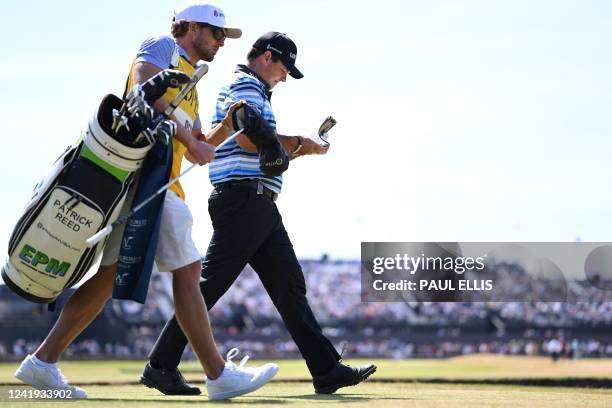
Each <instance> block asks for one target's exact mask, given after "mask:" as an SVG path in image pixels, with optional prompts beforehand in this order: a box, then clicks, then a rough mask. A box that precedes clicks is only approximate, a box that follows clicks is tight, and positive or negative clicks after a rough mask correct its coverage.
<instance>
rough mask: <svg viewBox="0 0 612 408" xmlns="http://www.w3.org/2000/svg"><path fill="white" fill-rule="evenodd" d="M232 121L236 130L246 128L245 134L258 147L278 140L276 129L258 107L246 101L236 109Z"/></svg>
mask: <svg viewBox="0 0 612 408" xmlns="http://www.w3.org/2000/svg"><path fill="white" fill-rule="evenodd" d="M232 122H233V123H234V130H235V131H238V130H240V129H244V134H246V136H247V137H248V138H249V140H250V141H251V143H253V144H254V145H255V147H257V148H258V149H259V147H260V146H264V145H268V144H273V143H274V141H275V140H278V138H277V137H276V131H275V130H274V129H273V128H272V127H271V126H270V125H269V124H268V122H267V121H266V120H265V119H264V118H262V117H261V115H260V114H259V112H258V111H257V110H256V109H254V108H252V107H251V106H249V105H248V104H246V103H244V104H242V105H240V106H239V107H237V108H236V109H235V110H234V112H233V113H232Z"/></svg>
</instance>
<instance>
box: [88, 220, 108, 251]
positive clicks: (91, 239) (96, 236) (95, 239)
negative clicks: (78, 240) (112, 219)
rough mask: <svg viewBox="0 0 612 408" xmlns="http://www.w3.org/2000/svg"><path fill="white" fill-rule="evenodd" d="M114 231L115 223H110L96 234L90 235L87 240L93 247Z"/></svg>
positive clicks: (89, 245)
mask: <svg viewBox="0 0 612 408" xmlns="http://www.w3.org/2000/svg"><path fill="white" fill-rule="evenodd" d="M112 231H113V224H109V225H107V226H106V227H104V228H102V229H101V230H100V231H98V232H96V233H95V234H94V235H92V236H91V237H89V238H88V239H87V240H86V241H85V242H86V243H87V246H88V247H92V246H94V245H96V244H97V243H98V242H100V241H101V240H102V238H104V237H105V236H107V235H109V234H110V233H111V232H112Z"/></svg>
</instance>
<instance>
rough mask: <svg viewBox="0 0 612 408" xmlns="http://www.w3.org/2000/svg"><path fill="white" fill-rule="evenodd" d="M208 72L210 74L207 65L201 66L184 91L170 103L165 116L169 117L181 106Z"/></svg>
mask: <svg viewBox="0 0 612 408" xmlns="http://www.w3.org/2000/svg"><path fill="white" fill-rule="evenodd" d="M207 72H208V65H206V64H201V65H199V66H198V68H197V69H196V71H195V72H194V73H193V76H192V77H191V79H190V80H189V82H187V84H185V86H184V87H183V89H181V91H180V92H179V93H178V95H176V97H175V98H174V99H173V100H172V102H170V105H169V106H168V107H167V108H166V110H164V115H166V116H167V117H169V116H170V115H171V114H172V112H174V110H175V109H176V108H177V107H178V106H179V104H180V103H181V101H182V100H183V99H184V98H185V96H186V95H187V93H188V92H189V91H191V90H192V89H193V87H194V86H196V84H197V83H198V81H199V80H200V79H202V77H203V76H204V75H206V73H207Z"/></svg>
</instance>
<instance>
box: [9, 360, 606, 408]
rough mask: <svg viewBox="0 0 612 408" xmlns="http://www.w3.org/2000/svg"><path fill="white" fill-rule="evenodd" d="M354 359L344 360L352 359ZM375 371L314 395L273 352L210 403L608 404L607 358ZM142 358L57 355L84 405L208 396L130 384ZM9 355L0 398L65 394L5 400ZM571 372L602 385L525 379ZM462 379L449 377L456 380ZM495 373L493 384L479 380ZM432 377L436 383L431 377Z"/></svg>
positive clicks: (190, 370) (188, 368)
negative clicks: (255, 385) (274, 363)
mask: <svg viewBox="0 0 612 408" xmlns="http://www.w3.org/2000/svg"><path fill="white" fill-rule="evenodd" d="M362 362H363V361H362V360H352V361H348V363H349V364H359V363H362ZM375 362H376V364H377V365H378V371H377V372H376V374H375V375H374V376H372V377H371V381H368V382H366V383H363V384H360V385H358V386H356V387H349V388H344V389H341V390H340V391H339V392H338V393H336V394H334V395H329V396H328V395H316V394H314V392H313V388H312V384H311V383H310V378H309V375H308V372H307V370H306V367H305V365H304V363H303V362H302V361H300V360H281V361H279V362H278V364H279V366H280V371H279V374H278V375H277V376H276V377H275V380H274V382H273V383H271V384H269V385H267V386H265V387H264V388H262V389H260V390H259V391H257V392H255V393H253V394H249V395H247V396H244V397H239V398H236V399H234V400H231V401H229V402H228V401H226V402H219V401H217V402H214V404H216V405H224V404H227V405H230V404H231V405H232V406H237V405H247V406H270V405H272V406H274V405H279V406H287V407H302V406H322V404H325V403H330V402H339V403H342V406H343V407H352V406H362V407H364V406H369V405H370V404H373V403H375V404H376V405H377V407H379V406H380V407H394V406H413V407H466V406H470V407H510V406H511V407H533V406H536V407H610V406H612V389H610V388H609V384H610V380H612V361H611V360H605V359H592V360H578V361H561V362H559V363H556V364H554V363H552V362H551V361H550V360H549V359H547V358H540V357H504V356H495V355H474V356H466V357H458V358H452V359H447V360H422V359H413V360H402V361H393V360H376V361H375ZM143 365H144V362H142V361H85V362H63V363H62V364H61V368H62V371H63V373H64V374H65V375H66V376H67V377H68V379H69V380H70V381H71V382H72V383H74V384H80V385H82V386H83V387H84V388H86V390H87V391H88V393H89V396H90V398H89V400H87V401H83V402H81V403H79V406H81V404H83V406H86V407H102V406H109V405H117V404H121V405H125V406H126V407H140V406H142V407H151V408H152V407H168V406H173V407H174V406H185V407H187V406H193V404H194V403H213V402H210V401H208V400H207V399H206V397H205V396H199V397H169V396H163V395H161V394H160V393H159V392H157V391H156V390H153V389H149V388H146V387H144V386H142V385H139V384H137V381H138V378H139V377H140V372H141V370H142V367H143ZM17 366H18V364H17V363H3V364H0V384H2V385H1V386H0V405H2V406H15V404H16V403H18V404H19V405H18V406H19V407H28V406H32V407H52V406H65V404H66V403H68V402H66V401H40V400H38V401H33V400H23V401H16V400H14V399H13V400H9V399H8V396H9V390H11V389H12V390H15V389H28V388H29V387H22V386H21V385H20V383H19V382H18V381H17V380H16V379H15V378H14V377H13V372H14V370H15V369H16V367H17ZM181 369H182V370H183V372H184V373H185V376H186V377H187V379H188V380H190V381H192V382H195V383H197V384H199V385H200V386H202V387H203V390H204V392H205V387H204V386H203V378H202V374H201V370H200V369H199V367H198V365H197V364H196V363H194V362H189V363H186V364H184V365H182V366H181ZM571 378H575V379H590V380H599V381H605V380H608V381H607V384H608V385H607V387H608V388H602V389H597V388H579V387H567V386H526V385H520V381H525V380H538V379H540V380H542V379H546V380H555V381H559V382H560V384H563V385H567V384H572V382H573V381H572V380H571ZM461 381H463V382H467V383H463V384H461V383H457V382H461ZM484 381H499V382H501V384H483V383H480V382H484ZM431 382H436V383H431Z"/></svg>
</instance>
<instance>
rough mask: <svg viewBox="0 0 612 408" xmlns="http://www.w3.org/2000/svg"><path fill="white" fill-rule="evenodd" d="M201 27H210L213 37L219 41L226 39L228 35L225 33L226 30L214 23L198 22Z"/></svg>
mask: <svg viewBox="0 0 612 408" xmlns="http://www.w3.org/2000/svg"><path fill="white" fill-rule="evenodd" d="M198 25H199V26H200V27H208V28H210V30H211V31H212V35H213V38H214V39H215V40H217V41H221V40H225V39H226V38H227V36H226V35H225V30H224V29H223V28H221V27H217V26H214V25H210V24H208V23H198Z"/></svg>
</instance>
